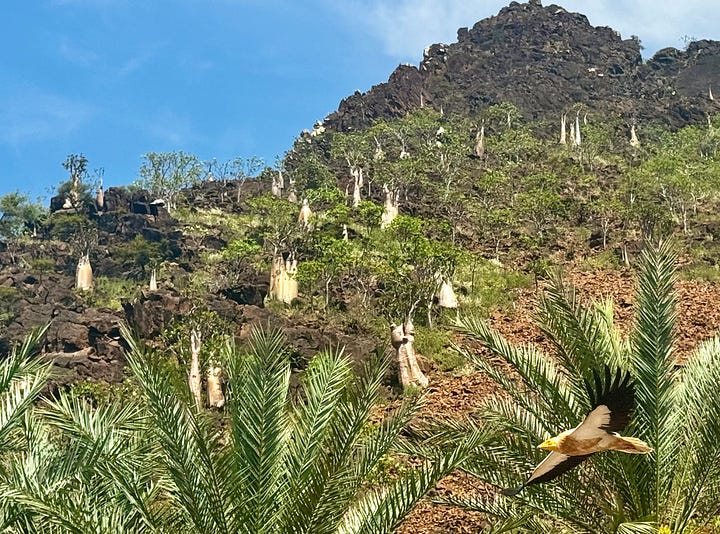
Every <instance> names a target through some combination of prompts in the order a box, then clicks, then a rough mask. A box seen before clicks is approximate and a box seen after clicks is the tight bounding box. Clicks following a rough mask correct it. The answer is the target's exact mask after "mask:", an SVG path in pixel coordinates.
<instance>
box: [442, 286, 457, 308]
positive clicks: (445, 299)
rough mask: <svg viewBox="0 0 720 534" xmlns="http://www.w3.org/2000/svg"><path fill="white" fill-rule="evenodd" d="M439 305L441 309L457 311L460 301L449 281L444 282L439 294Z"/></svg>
mask: <svg viewBox="0 0 720 534" xmlns="http://www.w3.org/2000/svg"><path fill="white" fill-rule="evenodd" d="M438 305H439V306H440V307H441V308H450V309H455V308H457V307H458V299H457V296H456V295H455V291H454V290H453V287H452V284H451V283H450V281H449V280H443V283H442V285H441V286H440V291H439V293H438Z"/></svg>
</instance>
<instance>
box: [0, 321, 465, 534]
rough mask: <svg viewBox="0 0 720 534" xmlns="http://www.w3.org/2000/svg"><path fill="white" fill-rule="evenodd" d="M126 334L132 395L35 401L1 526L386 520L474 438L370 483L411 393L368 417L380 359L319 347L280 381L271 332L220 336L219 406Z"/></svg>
mask: <svg viewBox="0 0 720 534" xmlns="http://www.w3.org/2000/svg"><path fill="white" fill-rule="evenodd" d="M124 334H125V336H126V339H127V340H128V341H129V344H130V346H131V351H130V354H129V355H128V362H129V367H130V369H131V371H132V373H133V376H134V380H136V382H137V384H138V385H139V391H140V394H139V397H140V398H139V399H136V400H135V402H132V403H128V402H125V403H120V402H115V403H111V404H109V405H107V406H99V407H93V406H90V405H89V404H88V403H87V402H85V401H84V400H82V399H77V398H72V397H69V396H67V395H61V396H60V397H59V398H58V399H57V400H54V401H46V402H45V403H44V406H43V408H42V410H38V411H37V413H36V414H35V417H34V418H32V419H31V420H29V421H28V425H27V427H28V432H27V436H25V445H24V448H23V449H21V450H18V451H17V452H16V453H15V454H14V455H13V456H11V457H7V469H6V470H5V471H4V472H3V473H2V476H1V477H0V503H1V504H0V511H2V513H3V515H2V519H3V521H4V525H3V527H4V529H5V530H4V531H7V532H27V533H30V532H32V533H40V534H45V533H47V534H51V533H53V534H54V533H60V532H74V533H78V534H80V533H83V534H84V533H98V534H99V533H103V534H110V533H113V534H115V533H117V534H119V533H122V532H157V533H161V532H162V533H165V532H167V533H186V532H193V533H210V532H212V533H248V534H249V533H252V534H258V533H263V532H267V533H291V532H292V533H295V532H297V533H302V532H307V533H313V534H322V533H348V534H350V533H363V532H366V533H381V532H390V531H392V529H393V528H394V527H395V526H396V525H397V524H398V523H399V522H400V521H401V520H402V519H403V518H404V516H405V515H406V514H407V513H408V512H409V511H410V509H411V508H412V507H413V505H414V504H415V503H416V502H417V501H418V500H419V499H420V498H422V497H423V496H424V495H425V494H426V492H427V491H428V490H429V489H430V488H432V487H433V486H434V485H435V483H436V482H437V480H439V479H440V478H441V477H443V476H445V475H446V474H448V473H449V472H451V471H452V470H453V469H454V468H456V466H457V465H458V464H459V462H460V461H461V460H462V459H463V458H464V456H465V454H466V452H467V450H468V449H469V448H470V447H471V446H473V443H474V441H476V439H477V438H471V439H469V440H464V441H463V443H462V444H461V445H459V446H457V447H455V448H453V449H452V450H449V452H447V453H445V454H443V455H440V456H438V457H436V458H435V459H434V460H432V461H427V462H424V463H423V464H422V465H421V466H420V467H416V468H413V469H409V471H408V473H407V474H405V475H403V476H400V477H398V478H396V479H395V480H393V481H392V482H390V483H385V484H380V483H379V482H378V478H377V476H376V473H377V470H378V466H379V464H380V463H381V461H382V460H383V458H385V457H386V455H387V454H388V452H389V451H390V450H391V448H392V447H393V446H394V445H395V444H396V442H397V441H398V438H399V435H400V432H401V431H402V430H403V428H405V427H406V425H407V423H408V421H409V420H410V419H411V418H412V417H413V416H414V415H415V413H416V412H417V410H418V408H419V407H420V405H421V402H422V401H421V399H420V398H412V399H408V400H407V401H406V402H404V403H403V404H402V405H401V406H400V407H399V408H398V409H397V410H395V412H394V413H393V415H392V417H389V418H386V419H384V420H383V421H382V422H381V423H379V424H371V423H370V422H369V421H370V416H371V411H372V408H373V406H374V405H375V403H376V402H377V400H378V392H379V389H380V384H381V379H382V377H383V375H384V374H385V372H386V370H387V363H386V362H385V361H384V360H381V359H373V360H372V361H371V363H369V364H368V365H367V366H366V368H365V369H364V372H362V373H360V374H356V373H355V372H353V370H352V368H351V365H350V360H349V359H348V358H347V357H346V356H344V355H343V354H342V351H332V350H330V351H324V352H321V353H320V354H318V355H316V356H315V358H313V360H312V361H311V363H310V364H309V367H308V369H307V370H306V371H305V372H304V373H303V374H302V376H301V380H300V386H301V388H300V391H299V393H298V394H291V391H292V390H291V387H290V376H291V369H290V358H289V354H288V351H287V350H286V349H285V348H284V346H283V343H282V338H281V336H279V335H278V334H272V333H265V332H262V331H259V330H258V331H256V332H254V334H253V336H252V339H251V341H250V344H249V349H248V350H247V351H244V352H243V351H239V350H237V349H236V348H235V347H234V346H232V345H231V344H228V345H227V346H226V348H225V354H224V355H223V360H224V361H225V362H227V370H228V390H227V400H228V402H227V412H226V413H224V414H218V413H217V412H208V411H206V410H204V409H202V408H199V407H198V406H197V404H196V403H195V401H194V400H193V398H192V395H191V393H190V391H189V388H188V386H187V384H186V383H185V381H178V380H175V379H174V378H173V374H172V372H171V371H169V370H168V368H167V366H166V365H164V364H163V363H162V357H161V355H160V354H159V353H158V352H157V351H155V350H153V349H150V348H148V347H147V346H145V345H144V344H143V343H141V342H140V341H139V340H137V339H136V338H134V337H133V336H132V335H131V334H130V333H129V332H128V331H127V330H126V331H125V332H124Z"/></svg>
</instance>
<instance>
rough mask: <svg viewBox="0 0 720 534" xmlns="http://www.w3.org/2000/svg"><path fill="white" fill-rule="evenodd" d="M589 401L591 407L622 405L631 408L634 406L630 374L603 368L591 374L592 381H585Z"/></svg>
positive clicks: (618, 369) (633, 391)
mask: <svg viewBox="0 0 720 534" xmlns="http://www.w3.org/2000/svg"><path fill="white" fill-rule="evenodd" d="M585 385H586V387H587V388H588V394H589V395H590V401H591V403H592V405H593V407H597V406H600V405H601V404H615V405H617V404H618V403H619V404H622V405H625V407H631V406H632V405H633V404H634V397H635V387H634V384H633V382H632V376H631V375H630V372H629V371H627V370H625V369H622V368H620V367H616V368H614V369H611V368H610V367H609V366H603V368H602V369H595V370H593V372H592V379H590V380H589V379H587V378H586V379H585Z"/></svg>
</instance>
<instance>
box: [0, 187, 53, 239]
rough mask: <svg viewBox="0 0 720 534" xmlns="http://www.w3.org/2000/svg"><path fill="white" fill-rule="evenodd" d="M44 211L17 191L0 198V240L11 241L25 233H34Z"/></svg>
mask: <svg viewBox="0 0 720 534" xmlns="http://www.w3.org/2000/svg"><path fill="white" fill-rule="evenodd" d="M45 214H46V210H45V209H44V208H43V207H42V206H40V205H39V204H33V203H32V202H30V199H29V198H28V197H27V195H23V194H21V193H19V192H18V191H15V192H14V193H8V194H6V195H3V196H2V197H0V239H2V240H4V241H11V240H14V239H17V238H18V237H20V236H21V235H23V234H24V233H27V232H31V233H35V232H36V231H37V228H38V226H39V225H40V224H41V222H42V220H43V218H44V216H45Z"/></svg>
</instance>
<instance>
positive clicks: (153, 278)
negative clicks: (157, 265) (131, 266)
mask: <svg viewBox="0 0 720 534" xmlns="http://www.w3.org/2000/svg"><path fill="white" fill-rule="evenodd" d="M157 289H158V285H157V269H153V270H152V271H151V272H150V291H157Z"/></svg>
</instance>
